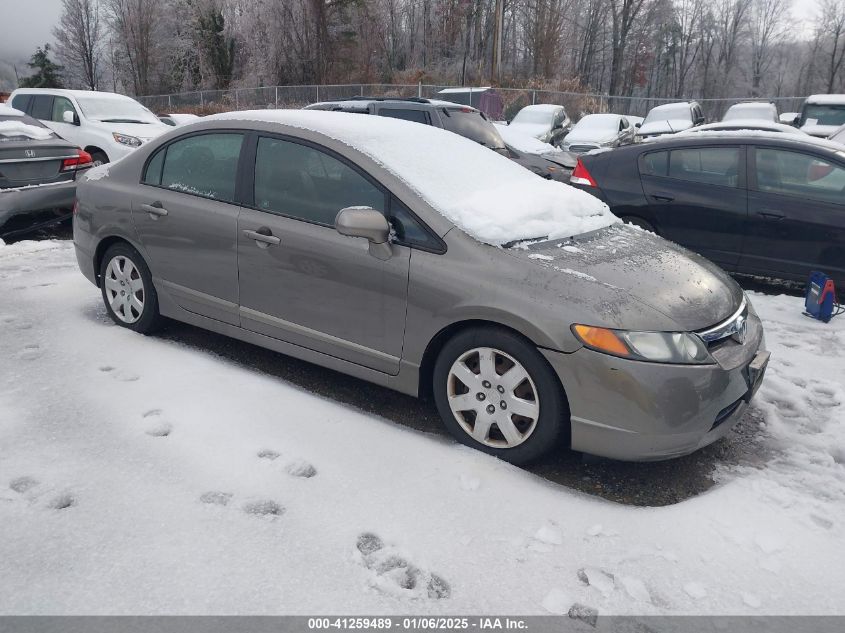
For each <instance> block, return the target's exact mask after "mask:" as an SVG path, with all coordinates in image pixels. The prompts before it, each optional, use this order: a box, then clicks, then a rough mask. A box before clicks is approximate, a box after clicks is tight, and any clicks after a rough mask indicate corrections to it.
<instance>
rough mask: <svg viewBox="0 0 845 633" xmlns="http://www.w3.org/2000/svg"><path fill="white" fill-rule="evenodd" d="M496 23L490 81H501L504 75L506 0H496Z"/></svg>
mask: <svg viewBox="0 0 845 633" xmlns="http://www.w3.org/2000/svg"><path fill="white" fill-rule="evenodd" d="M495 17H496V23H495V24H494V26H493V61H492V63H491V64H490V81H491V82H492V83H499V80H500V79H501V76H502V27H503V23H504V21H505V0H496V8H495Z"/></svg>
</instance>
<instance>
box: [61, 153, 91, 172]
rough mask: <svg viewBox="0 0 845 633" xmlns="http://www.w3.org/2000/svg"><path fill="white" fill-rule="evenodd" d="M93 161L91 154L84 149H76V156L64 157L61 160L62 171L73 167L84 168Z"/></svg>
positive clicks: (70, 169) (71, 169)
mask: <svg viewBox="0 0 845 633" xmlns="http://www.w3.org/2000/svg"><path fill="white" fill-rule="evenodd" d="M93 163H94V159H93V158H91V154H89V153H88V152H86V151H85V150H82V149H78V150H76V156H74V157H73V158H65V159H64V160H63V161H62V171H73V170H74V169H85V168H86V167H90V166H91V165H92V164H93Z"/></svg>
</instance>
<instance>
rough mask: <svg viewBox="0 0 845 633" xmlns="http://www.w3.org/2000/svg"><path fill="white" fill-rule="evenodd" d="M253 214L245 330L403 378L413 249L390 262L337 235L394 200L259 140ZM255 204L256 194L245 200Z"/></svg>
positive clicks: (243, 302)
mask: <svg viewBox="0 0 845 633" xmlns="http://www.w3.org/2000/svg"><path fill="white" fill-rule="evenodd" d="M252 189H253V193H254V196H253V199H252V201H251V202H252V204H251V205H250V206H251V207H252V208H250V209H246V208H245V209H243V210H242V211H241V215H240V218H239V221H238V268H239V276H240V315H241V326H242V327H244V328H246V329H249V330H252V331H255V332H259V333H261V334H265V335H267V336H272V337H274V338H278V339H281V340H284V341H287V342H289V343H293V344H295V345H299V346H301V347H305V348H308V349H311V350H314V351H317V352H321V353H324V354H328V355H330V356H334V357H336V358H341V359H344V360H347V361H350V362H352V363H356V364H358V365H363V366H365V367H369V368H372V369H375V370H377V371H381V372H384V373H388V374H396V373H398V371H399V360H400V358H401V356H402V343H403V338H404V332H405V309H406V302H407V293H408V269H409V261H410V249H409V248H407V247H404V246H397V245H395V244H394V245H393V246H392V249H393V255H392V257H391V258H390V259H388V260H387V261H382V260H380V259H377V258H376V257H374V256H373V255H371V254H370V253H369V249H368V244H367V242H366V240H364V239H362V238H350V237H346V236H343V235H340V234H339V233H338V232H337V231H335V229H334V220H335V217H336V216H337V213H338V212H339V211H340V210H341V209H343V208H344V207H349V206H368V207H372V208H374V209H378V210H379V211H382V212H384V211H385V210H386V200H387V192H386V191H385V190H384V189H383V188H382V187H380V186H379V185H377V184H376V183H375V182H373V181H372V180H371V179H369V177H367V176H365V175H363V174H362V173H361V172H359V171H358V170H357V169H355V168H353V167H352V166H351V165H350V164H348V163H347V162H345V160H343V159H341V158H340V157H339V156H336V155H333V154H332V153H330V152H328V151H325V150H323V149H321V148H318V147H315V146H311V145H307V144H302V143H301V142H294V141H292V140H287V139H284V138H276V137H270V136H262V137H259V139H258V143H257V148H256V154H255V171H254V183H253V187H252ZM247 197H249V196H247Z"/></svg>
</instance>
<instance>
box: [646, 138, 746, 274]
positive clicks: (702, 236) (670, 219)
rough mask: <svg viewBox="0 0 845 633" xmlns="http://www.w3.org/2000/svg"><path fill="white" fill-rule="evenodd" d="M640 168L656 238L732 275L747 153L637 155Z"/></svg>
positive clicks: (712, 150)
mask: <svg viewBox="0 0 845 633" xmlns="http://www.w3.org/2000/svg"><path fill="white" fill-rule="evenodd" d="M639 169H640V176H641V181H642V187H643V193H644V194H645V197H646V200H647V204H648V206H649V210H650V214H651V217H652V218H654V224H655V227H656V228H657V230H658V232H659V233H660V235H662V236H663V237H665V238H667V239H670V240H672V241H673V242H677V243H678V244H681V245H682V246H686V247H687V248H689V249H691V250H693V251H695V252H697V253H700V254H701V255H704V256H705V257H707V258H708V259H710V260H711V261H714V262H716V263H717V264H719V265H720V266H722V267H723V268H725V269H727V270H734V269H735V268H736V266H737V264H738V263H739V258H740V253H741V252H742V241H743V235H744V233H745V228H746V222H747V220H748V214H747V191H746V186H745V148H744V147H743V146H742V145H735V146H724V145H719V146H712V145H711V146H701V147H681V148H678V147H675V148H673V149H671V150H670V149H662V150H655V151H651V152H645V153H643V154H641V155H640V159H639Z"/></svg>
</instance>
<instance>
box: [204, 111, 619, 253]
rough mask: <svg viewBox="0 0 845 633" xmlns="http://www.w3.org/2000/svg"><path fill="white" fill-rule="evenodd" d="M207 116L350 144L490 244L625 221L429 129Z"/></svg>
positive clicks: (389, 123)
mask: <svg viewBox="0 0 845 633" xmlns="http://www.w3.org/2000/svg"><path fill="white" fill-rule="evenodd" d="M208 118H210V119H218V120H220V119H223V120H231V119H235V120H242V121H264V122H269V123H279V124H282V125H288V126H291V127H295V128H300V129H303V130H310V131H313V132H317V133H319V134H323V135H325V136H327V137H329V138H332V139H334V140H336V141H339V142H341V143H344V144H345V145H348V146H349V147H351V148H353V149H355V150H358V151H359V152H362V153H363V154H365V155H366V156H368V157H369V158H371V159H372V160H374V161H375V162H376V163H378V164H379V165H381V166H382V167H383V168H384V169H386V170H387V171H389V172H390V173H392V174H393V175H394V176H396V177H397V178H399V179H400V180H402V181H403V182H404V183H406V184H407V185H408V186H409V187H410V188H412V189H413V190H414V191H416V192H417V193H418V194H419V195H420V196H421V197H422V198H423V199H424V200H426V201H427V202H428V203H429V204H430V205H431V206H432V207H433V208H435V209H436V210H437V211H438V212H440V213H441V214H442V215H443V216H444V217H446V218H447V219H448V220H450V221H451V222H452V223H453V224H455V225H456V226H458V227H459V228H461V229H462V230H463V231H465V232H466V233H468V234H469V235H470V236H472V237H474V238H475V239H476V240H478V241H480V242H483V243H486V244H491V245H496V246H498V245H502V244H506V243H508V242H513V241H516V240H524V239H530V238H537V237H546V236H548V238H549V239H557V238H561V237H569V236H572V235H578V234H581V233H587V232H589V231H594V230H596V229H601V228H604V227H606V226H610V225H611V224H614V223H616V222H618V221H619V220H618V219H617V218H616V217H615V216H614V215H613V214H612V213H611V212H610V209H609V208H608V207H607V205H605V204H604V203H603V202H601V201H599V200H598V199H596V198H595V197H594V196H591V195H590V194H588V193H586V192H583V191H580V190H578V189H575V188H574V187H570V186H568V185H564V184H563V183H560V182H554V181H551V180H544V179H542V178H539V177H537V175H536V174H534V173H532V172H530V171H528V170H527V169H525V168H523V167H520V166H519V165H517V164H516V163H514V162H512V161H510V160H508V159H507V158H505V157H504V156H501V155H500V154H498V153H497V152H494V151H491V150H490V149H488V148H486V147H483V146H482V145H479V144H478V143H474V142H473V141H470V140H468V139H465V138H463V137H462V136H459V135H457V134H454V133H453V132H449V131H446V130H441V129H440V128H435V127H433V126H430V125H420V124H419V123H413V122H409V121H402V120H399V119H392V118H386V117H372V116H363V115H358V116H355V115H352V114H347V113H341V112H327V111H322V110H252V111H243V112H227V113H224V114H218V115H214V116H212V117H208Z"/></svg>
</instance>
